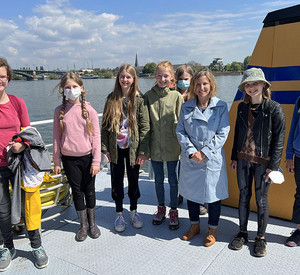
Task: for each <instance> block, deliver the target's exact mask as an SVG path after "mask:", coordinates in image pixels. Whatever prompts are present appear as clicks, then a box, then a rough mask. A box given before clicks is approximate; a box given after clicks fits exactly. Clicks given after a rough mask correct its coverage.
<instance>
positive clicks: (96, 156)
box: [53, 73, 101, 241]
mask: <svg viewBox="0 0 300 275" xmlns="http://www.w3.org/2000/svg"><path fill="white" fill-rule="evenodd" d="M57 87H58V88H59V93H60V94H61V95H62V98H63V101H62V105H60V106H58V107H57V108H56V109H55V112H54V123H53V161H54V171H55V173H56V174H59V173H60V172H61V162H62V163H63V168H64V171H65V174H66V176H67V178H68V182H69V183H70V185H71V188H72V194H73V199H74V205H75V209H76V211H77V214H78V218H79V221H80V228H79V230H78V232H77V234H76V237H75V239H76V240H77V241H84V240H85V239H86V238H87V232H88V229H89V230H90V236H91V237H92V238H98V237H99V236H100V230H99V228H98V227H97V225H96V222H95V206H96V195H95V176H96V174H98V173H99V171H100V158H101V144H100V129H99V118H98V114H97V112H96V111H95V109H94V108H93V107H92V106H91V105H90V103H88V102H86V101H85V91H84V87H83V82H82V79H81V78H80V77H79V76H78V75H77V74H75V73H67V74H65V75H64V76H63V77H62V79H61V81H60V83H59V84H58V85H57Z"/></svg>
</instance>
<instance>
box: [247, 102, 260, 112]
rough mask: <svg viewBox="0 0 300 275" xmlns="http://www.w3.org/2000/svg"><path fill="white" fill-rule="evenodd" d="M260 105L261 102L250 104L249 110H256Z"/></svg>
mask: <svg viewBox="0 0 300 275" xmlns="http://www.w3.org/2000/svg"><path fill="white" fill-rule="evenodd" d="M260 106H261V104H252V105H251V107H250V108H251V111H256V110H257V109H258V108H259V107H260Z"/></svg>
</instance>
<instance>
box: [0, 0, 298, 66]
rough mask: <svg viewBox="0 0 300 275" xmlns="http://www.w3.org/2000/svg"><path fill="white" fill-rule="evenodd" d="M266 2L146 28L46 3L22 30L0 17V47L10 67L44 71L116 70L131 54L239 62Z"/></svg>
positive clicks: (64, 3)
mask: <svg viewBox="0 0 300 275" xmlns="http://www.w3.org/2000/svg"><path fill="white" fill-rule="evenodd" d="M276 2H277V5H278V6H280V5H283V4H282V3H281V2H280V1H276ZM290 2H293V1H290ZM269 3H271V2H267V3H263V4H262V6H261V7H252V8H249V7H248V8H247V9H245V8H243V7H241V10H240V11H239V12H237V13H232V12H228V11H224V10H216V11H215V12H209V13H208V12H194V13H184V12H178V13H173V14H167V13H166V14H165V15H164V16H161V17H160V20H157V21H154V22H152V23H150V24H140V23H139V24H138V23H136V22H126V20H122V21H121V20H120V19H121V18H122V17H121V16H120V15H118V14H109V13H105V12H104V11H103V12H102V13H99V12H95V11H89V10H83V9H75V8H74V7H72V4H71V1H68V0H57V1H46V2H45V4H43V5H38V6H36V7H35V8H34V15H33V16H30V17H27V18H25V19H24V20H23V21H22V23H24V22H25V28H24V26H22V30H21V29H20V28H19V27H18V25H17V24H16V23H14V22H12V21H7V20H3V19H1V18H0V25H1V28H0V35H1V37H2V39H1V40H0V48H1V49H4V50H3V51H2V52H3V55H5V56H7V58H8V60H13V62H12V64H20V66H23V64H21V63H24V65H25V63H27V64H28V63H29V62H30V63H32V64H38V65H44V66H45V65H48V66H49V67H50V68H52V67H61V68H66V67H67V66H69V67H70V65H72V66H73V64H74V63H76V67H77V68H79V67H81V66H82V67H83V66H85V65H84V64H86V63H89V64H93V65H94V67H116V66H119V65H120V64H122V63H125V62H128V63H133V62H134V58H135V53H136V52H138V53H139V63H140V64H144V63H146V62H150V61H151V62H157V61H159V60H165V59H167V60H170V61H171V62H172V63H184V62H188V61H190V60H195V61H197V62H200V63H201V64H204V65H206V64H209V63H210V62H211V60H212V59H213V58H214V57H222V58H223V59H224V61H225V62H226V63H230V62H232V61H242V60H243V59H244V57H246V56H247V55H251V53H252V50H253V48H254V45H255V42H256V40H257V38H258V35H259V33H260V30H261V28H262V20H263V19H264V17H265V16H266V14H267V13H268V12H269V11H270V9H268V8H267V6H268V4H269ZM19 18H20V19H21V18H23V17H22V16H21V17H20V16H19ZM123 19H126V18H123ZM3 26H4V27H3Z"/></svg>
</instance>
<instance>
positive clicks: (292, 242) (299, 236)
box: [285, 229, 300, 247]
mask: <svg viewBox="0 0 300 275" xmlns="http://www.w3.org/2000/svg"><path fill="white" fill-rule="evenodd" d="M299 242H300V229H296V230H295V231H294V232H293V234H292V235H291V236H290V237H288V238H287V240H286V242H285V244H286V245H287V246H290V247H295V246H297V245H298V243H299Z"/></svg>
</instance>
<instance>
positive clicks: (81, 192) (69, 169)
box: [61, 154, 96, 211]
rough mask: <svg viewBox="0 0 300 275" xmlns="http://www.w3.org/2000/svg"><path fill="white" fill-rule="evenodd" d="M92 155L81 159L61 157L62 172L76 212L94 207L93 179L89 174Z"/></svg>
mask: <svg viewBox="0 0 300 275" xmlns="http://www.w3.org/2000/svg"><path fill="white" fill-rule="evenodd" d="M92 159H93V157H92V154H90V155H86V156H82V157H70V156H62V158H61V160H62V162H63V166H64V170H65V173H66V176H67V178H68V182H69V183H70V185H71V188H72V195H73V199H74V205H75V209H76V211H82V210H84V209H86V208H94V207H95V206H96V195H95V177H92V175H91V173H90V169H91V165H92Z"/></svg>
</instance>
